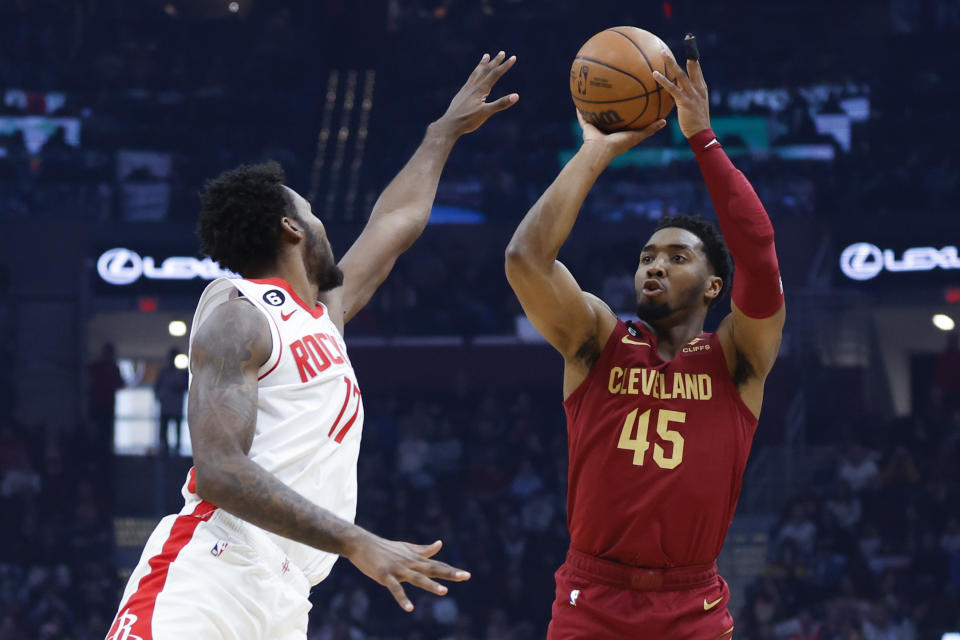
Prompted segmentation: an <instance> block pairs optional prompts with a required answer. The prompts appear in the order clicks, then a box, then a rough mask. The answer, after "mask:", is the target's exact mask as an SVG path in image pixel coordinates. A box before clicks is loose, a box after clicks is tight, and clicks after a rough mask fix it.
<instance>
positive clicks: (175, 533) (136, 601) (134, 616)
mask: <svg viewBox="0 0 960 640" xmlns="http://www.w3.org/2000/svg"><path fill="white" fill-rule="evenodd" d="M216 510H217V508H216V507H215V506H213V505H212V504H210V503H209V502H206V501H203V502H201V503H200V504H198V505H197V506H196V508H194V510H193V513H191V514H190V515H188V516H180V517H178V518H177V519H176V520H174V522H173V527H171V528H170V535H169V536H168V537H167V541H166V542H164V543H163V548H162V549H160V553H158V554H157V555H155V556H153V557H152V558H150V560H149V562H148V564H149V565H150V571H149V572H148V573H147V575H145V576H143V578H141V579H140V583H139V584H138V585H137V590H136V591H134V593H133V595H132V596H130V599H129V600H127V603H126V606H124V608H123V609H122V610H121V611H120V613H118V614H117V617H116V619H115V620H114V621H113V625H112V626H111V627H110V632H109V633H107V638H108V640H115V639H116V640H120V639H121V638H123V639H126V638H128V637H129V638H133V637H139V638H142V640H151V639H152V638H153V609H154V607H155V606H156V604H157V596H158V595H159V594H160V592H161V591H162V590H163V585H164V584H166V582H167V573H168V572H169V570H170V565H171V564H172V563H173V561H174V560H176V559H177V556H178V555H180V551H181V550H182V549H183V548H184V547H185V546H186V545H187V543H188V542H190V540H191V539H192V538H193V533H194V531H196V529H197V526H199V525H200V523H201V522H204V521H206V520H209V519H210V516H212V515H213V512H214V511H216Z"/></svg>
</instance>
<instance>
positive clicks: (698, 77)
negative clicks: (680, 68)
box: [687, 60, 707, 94]
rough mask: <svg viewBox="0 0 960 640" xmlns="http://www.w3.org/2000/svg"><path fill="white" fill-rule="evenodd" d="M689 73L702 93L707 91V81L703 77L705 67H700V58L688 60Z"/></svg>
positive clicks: (691, 80)
mask: <svg viewBox="0 0 960 640" xmlns="http://www.w3.org/2000/svg"><path fill="white" fill-rule="evenodd" d="M687 75H689V76H690V82H691V83H693V86H694V87H696V88H697V90H698V91H699V92H700V93H702V94H705V93H706V92H707V82H706V81H705V80H704V79H703V69H702V68H701V67H700V61H699V60H687Z"/></svg>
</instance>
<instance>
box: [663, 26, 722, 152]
mask: <svg viewBox="0 0 960 640" xmlns="http://www.w3.org/2000/svg"><path fill="white" fill-rule="evenodd" d="M687 39H690V40H692V39H693V36H691V35H689V34H688V35H687ZM694 50H695V49H694ZM663 61H664V64H665V65H666V68H667V69H669V70H670V73H671V74H672V75H673V76H674V78H675V80H674V81H673V82H671V81H670V80H669V79H668V78H666V77H665V76H664V75H663V74H662V73H660V72H659V71H654V72H653V77H654V78H655V79H656V81H657V82H659V83H660V86H662V87H663V88H664V89H665V90H666V91H667V93H669V94H670V95H671V96H673V101H674V102H676V103H677V123H678V124H679V125H680V131H682V132H683V135H684V136H686V137H687V138H692V137H693V136H695V135H696V134H698V133H700V132H701V131H703V130H704V129H709V128H710V98H709V96H708V95H707V83H706V81H704V79H703V70H702V69H701V68H700V60H698V59H694V58H690V57H688V58H687V71H686V73H684V71H683V69H681V68H680V65H678V64H677V63H676V61H675V60H674V59H673V58H672V57H671V56H669V55H667V54H664V55H663Z"/></svg>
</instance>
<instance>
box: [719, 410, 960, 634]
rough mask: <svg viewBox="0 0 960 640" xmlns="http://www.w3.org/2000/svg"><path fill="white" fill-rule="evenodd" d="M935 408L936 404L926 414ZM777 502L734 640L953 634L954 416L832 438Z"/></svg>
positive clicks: (958, 485)
mask: <svg viewBox="0 0 960 640" xmlns="http://www.w3.org/2000/svg"><path fill="white" fill-rule="evenodd" d="M934 406H935V407H936V405H934ZM841 431H843V432H844V433H843V434H834V437H835V438H836V436H837V435H841V437H843V438H844V439H846V440H847V444H845V445H841V446H836V447H834V448H833V449H832V452H833V455H832V456H830V459H829V461H828V462H826V463H824V464H823V465H822V467H821V468H820V469H819V470H818V472H817V473H816V475H815V477H814V480H813V482H811V484H810V485H809V486H807V487H806V488H804V489H803V490H801V491H799V492H798V493H797V494H795V495H794V496H793V497H792V498H791V499H790V500H789V501H788V502H787V503H786V504H784V505H783V509H782V514H781V518H780V521H779V523H778V524H777V525H776V527H775V528H774V530H773V531H772V532H771V533H772V536H771V540H772V543H771V545H770V549H769V559H768V563H767V566H766V569H765V571H764V573H763V575H761V576H759V577H757V578H756V579H755V581H754V582H753V583H752V584H751V585H750V586H749V587H748V588H747V590H746V598H745V604H744V607H743V609H742V611H741V612H740V616H739V618H738V619H737V636H738V637H749V638H751V639H757V638H759V639H763V640H768V639H777V640H787V639H789V640H859V639H863V640H879V639H884V640H887V639H889V640H915V639H923V638H939V637H940V635H941V634H943V633H944V632H946V631H951V630H952V631H956V630H957V629H958V628H960V515H958V514H960V471H958V467H957V464H956V461H957V457H958V455H960V407H958V405H957V404H956V402H954V403H953V405H952V406H949V405H944V404H943V403H940V404H939V407H936V408H935V409H934V410H932V411H922V412H918V414H916V415H914V416H912V417H910V418H904V419H898V420H892V421H874V420H870V421H869V422H868V421H865V422H864V423H863V424H862V425H859V426H856V427H852V428H850V429H841Z"/></svg>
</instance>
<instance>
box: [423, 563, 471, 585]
mask: <svg viewBox="0 0 960 640" xmlns="http://www.w3.org/2000/svg"><path fill="white" fill-rule="evenodd" d="M417 571H419V572H420V573H422V574H424V575H426V576H430V577H431V578H441V579H443V580H452V581H454V582H463V581H464V580H469V579H470V574H469V573H468V572H466V571H464V570H463V569H457V568H456V567H451V566H450V565H448V564H447V563H446V562H440V561H439V560H424V561H423V564H421V565H419V566H418V567H417Z"/></svg>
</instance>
